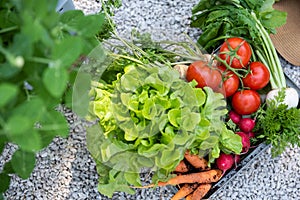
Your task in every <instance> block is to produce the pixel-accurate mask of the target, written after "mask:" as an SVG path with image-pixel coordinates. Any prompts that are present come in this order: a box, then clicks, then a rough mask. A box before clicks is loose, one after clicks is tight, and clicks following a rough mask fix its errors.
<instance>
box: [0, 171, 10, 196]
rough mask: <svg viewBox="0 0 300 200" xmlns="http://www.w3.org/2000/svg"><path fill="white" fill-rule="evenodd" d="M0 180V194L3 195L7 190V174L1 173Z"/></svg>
mask: <svg viewBox="0 0 300 200" xmlns="http://www.w3.org/2000/svg"><path fill="white" fill-rule="evenodd" d="M0 180H1V184H0V194H1V193H4V192H5V191H6V190H7V189H8V188H9V184H10V176H9V175H8V174H7V173H1V174H0ZM0 199H1V197H0Z"/></svg>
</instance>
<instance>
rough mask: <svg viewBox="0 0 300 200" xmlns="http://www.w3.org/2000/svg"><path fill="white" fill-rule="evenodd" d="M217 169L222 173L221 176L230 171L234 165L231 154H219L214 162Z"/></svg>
mask: <svg viewBox="0 0 300 200" xmlns="http://www.w3.org/2000/svg"><path fill="white" fill-rule="evenodd" d="M216 164H217V167H218V168H219V169H220V170H222V171H223V174H225V172H226V171H227V170H228V169H230V168H231V167H232V166H233V164H234V159H233V156H232V155H231V154H225V153H221V154H220V156H219V158H217V160H216Z"/></svg>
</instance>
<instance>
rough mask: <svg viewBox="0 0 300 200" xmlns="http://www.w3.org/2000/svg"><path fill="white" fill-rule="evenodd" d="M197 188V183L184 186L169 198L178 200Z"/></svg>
mask: <svg viewBox="0 0 300 200" xmlns="http://www.w3.org/2000/svg"><path fill="white" fill-rule="evenodd" d="M197 187H198V183H193V184H187V183H186V184H184V185H183V186H182V187H181V188H180V189H179V190H178V191H177V192H176V194H175V195H174V196H173V197H172V198H171V200H180V199H182V198H184V197H186V196H187V195H189V194H191V193H192V192H193V191H194V190H195V189H196V188H197Z"/></svg>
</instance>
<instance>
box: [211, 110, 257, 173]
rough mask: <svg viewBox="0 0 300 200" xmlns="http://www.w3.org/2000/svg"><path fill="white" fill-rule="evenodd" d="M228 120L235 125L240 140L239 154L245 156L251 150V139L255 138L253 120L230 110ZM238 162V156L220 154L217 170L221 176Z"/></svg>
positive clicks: (217, 160)
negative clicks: (219, 170) (241, 146)
mask: <svg viewBox="0 0 300 200" xmlns="http://www.w3.org/2000/svg"><path fill="white" fill-rule="evenodd" d="M228 116H229V119H230V120H231V121H232V122H233V123H234V124H236V126H237V130H236V134H238V135H239V136H240V137H241V139H242V145H243V149H242V152H241V154H246V153H247V152H248V151H249V149H250V148H251V138H254V137H255V133H254V132H253V129H254V127H255V120H254V119H252V118H250V117H249V116H243V115H240V114H238V113H237V112H235V111H234V110H231V111H230V112H229V113H228ZM239 161H240V155H239V154H225V153H221V154H220V156H219V158H217V159H216V165H217V168H219V169H221V170H222V171H223V174H224V173H225V172H226V171H227V170H228V169H231V168H232V167H233V166H234V165H235V166H237V163H238V162H239Z"/></svg>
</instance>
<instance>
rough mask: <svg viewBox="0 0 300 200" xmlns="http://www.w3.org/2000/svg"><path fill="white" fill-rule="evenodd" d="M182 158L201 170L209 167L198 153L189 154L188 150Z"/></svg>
mask: <svg viewBox="0 0 300 200" xmlns="http://www.w3.org/2000/svg"><path fill="white" fill-rule="evenodd" d="M184 158H185V159H186V160H187V161H188V162H189V163H190V164H191V165H192V166H193V167H195V168H196V169H199V170H201V171H202V170H207V169H209V167H208V162H207V160H205V159H204V158H201V157H199V156H198V155H194V154H191V152H190V151H186V152H185V154H184Z"/></svg>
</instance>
